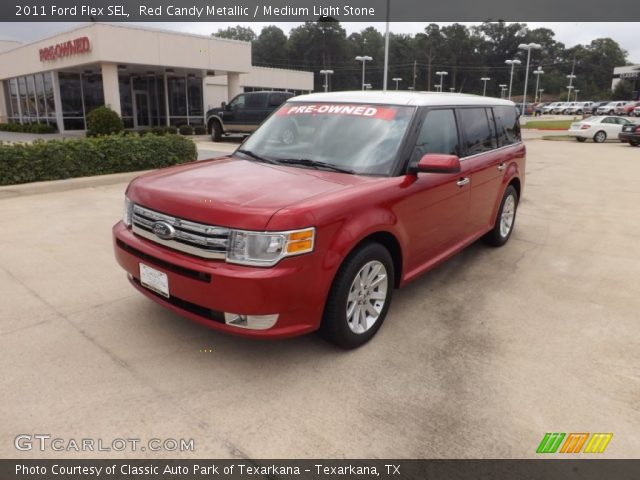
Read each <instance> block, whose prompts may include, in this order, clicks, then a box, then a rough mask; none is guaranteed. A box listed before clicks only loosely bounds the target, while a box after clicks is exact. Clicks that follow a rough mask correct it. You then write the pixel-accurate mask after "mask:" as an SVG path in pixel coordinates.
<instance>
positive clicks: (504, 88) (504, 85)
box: [498, 83, 507, 98]
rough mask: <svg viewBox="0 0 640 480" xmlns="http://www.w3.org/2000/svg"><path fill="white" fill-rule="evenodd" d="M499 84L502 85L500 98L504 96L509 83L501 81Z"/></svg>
mask: <svg viewBox="0 0 640 480" xmlns="http://www.w3.org/2000/svg"><path fill="white" fill-rule="evenodd" d="M498 86H499V87H500V98H504V92H506V91H507V85H506V84H504V83H501V84H500V85H498Z"/></svg>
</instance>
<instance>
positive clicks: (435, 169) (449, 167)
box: [412, 153, 461, 173]
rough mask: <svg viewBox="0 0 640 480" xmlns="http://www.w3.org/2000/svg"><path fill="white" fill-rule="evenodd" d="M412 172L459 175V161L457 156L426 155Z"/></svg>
mask: <svg viewBox="0 0 640 480" xmlns="http://www.w3.org/2000/svg"><path fill="white" fill-rule="evenodd" d="M412 170H413V171H414V172H424V173H460V170H461V168H460V159H459V158H458V156H457V155H446V154H443V153H427V154H426V155H424V156H423V157H422V158H421V159H420V161H419V162H418V165H416V166H415V167H414V168H413V169H412Z"/></svg>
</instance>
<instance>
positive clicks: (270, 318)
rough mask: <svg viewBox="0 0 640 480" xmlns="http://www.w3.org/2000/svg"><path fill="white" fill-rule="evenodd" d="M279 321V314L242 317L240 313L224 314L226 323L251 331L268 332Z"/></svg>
mask: <svg viewBox="0 0 640 480" xmlns="http://www.w3.org/2000/svg"><path fill="white" fill-rule="evenodd" d="M277 321H278V314H277V313H274V314H272V315H241V314H239V313H229V312H225V313H224V323H226V324H227V325H232V326H234V327H240V328H248V329H251V330H267V329H268V328H271V327H273V326H274V325H275V324H276V322H277Z"/></svg>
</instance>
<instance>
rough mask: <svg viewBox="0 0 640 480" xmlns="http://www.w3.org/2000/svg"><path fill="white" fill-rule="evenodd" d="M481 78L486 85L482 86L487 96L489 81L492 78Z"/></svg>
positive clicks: (484, 94) (483, 93)
mask: <svg viewBox="0 0 640 480" xmlns="http://www.w3.org/2000/svg"><path fill="white" fill-rule="evenodd" d="M480 80H482V82H484V86H483V87H482V96H483V97H486V96H487V82H488V81H489V80H491V79H490V78H489V77H482V78H481V79H480Z"/></svg>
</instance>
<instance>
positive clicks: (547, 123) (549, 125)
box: [522, 120, 578, 130]
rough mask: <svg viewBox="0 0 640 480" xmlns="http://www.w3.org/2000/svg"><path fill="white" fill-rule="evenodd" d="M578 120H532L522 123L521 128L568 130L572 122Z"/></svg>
mask: <svg viewBox="0 0 640 480" xmlns="http://www.w3.org/2000/svg"><path fill="white" fill-rule="evenodd" d="M576 121H578V120H532V121H530V122H527V123H525V124H524V125H522V128H537V129H541V130H568V129H569V127H570V126H571V124H572V123H575V122H576Z"/></svg>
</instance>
